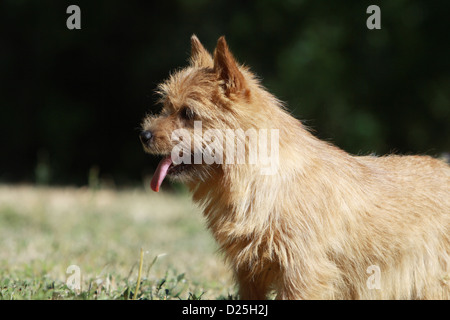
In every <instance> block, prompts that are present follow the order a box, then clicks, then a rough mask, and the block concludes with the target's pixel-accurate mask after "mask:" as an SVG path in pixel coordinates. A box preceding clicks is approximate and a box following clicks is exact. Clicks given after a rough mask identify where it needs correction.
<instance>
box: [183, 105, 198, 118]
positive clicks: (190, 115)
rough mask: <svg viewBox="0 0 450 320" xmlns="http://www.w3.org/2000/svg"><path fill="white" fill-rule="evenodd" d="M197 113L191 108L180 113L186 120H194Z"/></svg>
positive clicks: (186, 108)
mask: <svg viewBox="0 0 450 320" xmlns="http://www.w3.org/2000/svg"><path fill="white" fill-rule="evenodd" d="M194 116H195V113H194V111H193V110H192V109H191V108H188V107H185V108H183V109H181V111H180V117H181V118H182V119H184V120H192V119H194Z"/></svg>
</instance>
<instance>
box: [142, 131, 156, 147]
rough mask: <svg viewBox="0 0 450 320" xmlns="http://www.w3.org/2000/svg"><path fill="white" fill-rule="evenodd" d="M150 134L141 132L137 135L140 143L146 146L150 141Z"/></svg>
mask: <svg viewBox="0 0 450 320" xmlns="http://www.w3.org/2000/svg"><path fill="white" fill-rule="evenodd" d="M152 136H153V135H152V133H151V132H150V131H142V132H141V133H140V134H139V138H140V139H141V142H142V143H143V144H147V143H149V142H150V140H151V139H152Z"/></svg>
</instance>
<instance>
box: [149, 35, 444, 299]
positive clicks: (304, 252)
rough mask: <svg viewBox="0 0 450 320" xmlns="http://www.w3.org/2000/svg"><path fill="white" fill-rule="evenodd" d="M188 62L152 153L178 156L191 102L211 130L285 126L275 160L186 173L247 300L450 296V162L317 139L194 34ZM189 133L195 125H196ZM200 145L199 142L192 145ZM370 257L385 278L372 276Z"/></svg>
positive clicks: (175, 82)
mask: <svg viewBox="0 0 450 320" xmlns="http://www.w3.org/2000/svg"><path fill="white" fill-rule="evenodd" d="M191 44H192V54H191V60H190V65H189V66H188V67H187V68H185V69H183V70H181V71H178V72H177V73H175V74H173V75H172V76H171V77H170V78H169V79H168V80H167V81H166V82H165V83H164V84H162V85H161V86H160V88H159V91H160V94H161V95H162V102H163V104H164V109H163V112H162V114H161V115H160V116H158V117H148V118H146V119H144V122H143V124H142V128H143V129H144V130H150V131H152V133H153V135H154V137H153V142H152V144H151V145H147V146H145V149H146V150H147V151H148V152H150V153H156V154H170V150H171V149H172V148H173V145H174V143H173V142H172V141H171V140H170V136H171V132H172V131H173V130H174V129H176V128H180V127H183V128H188V129H192V123H190V122H189V121H185V120H182V119H180V117H179V112H180V110H181V109H182V108H184V107H186V106H187V107H189V108H191V109H192V110H193V111H194V112H195V117H196V120H201V121H202V124H203V130H207V129H208V128H218V129H224V128H231V129H233V128H241V129H243V130H244V131H245V130H247V129H249V128H255V129H270V128H275V129H279V130H280V131H279V169H278V172H277V173H276V174H275V175H262V174H260V172H259V167H258V165H250V164H235V165H226V164H223V165H209V166H208V165H205V164H201V165H194V167H195V170H193V171H192V173H191V174H190V175H189V177H185V179H184V181H186V182H187V184H188V186H189V188H190V190H191V191H192V192H193V198H194V200H195V201H196V202H197V203H199V204H200V205H201V206H202V208H203V210H204V215H205V217H206V220H207V225H208V227H209V229H210V230H211V231H212V234H213V235H214V237H215V239H216V240H217V242H218V244H219V245H220V248H221V250H222V251H223V252H224V253H225V257H226V259H227V261H228V262H229V264H230V266H231V267H232V269H233V271H234V274H235V278H236V281H237V282H238V284H239V288H240V296H241V298H243V299H264V298H266V297H267V294H268V293H269V292H270V290H275V292H276V294H277V295H276V297H277V298H278V299H449V298H450V279H449V275H450V168H449V166H448V165H447V164H445V163H444V162H443V161H440V160H437V159H434V158H431V157H428V156H396V155H391V156H385V157H374V156H352V155H350V154H348V153H346V152H344V151H342V150H340V149H339V148H337V147H335V146H333V145H331V144H329V143H327V142H324V141H321V140H319V139H317V138H316V137H314V136H313V135H312V134H310V132H308V130H306V129H305V127H304V126H303V125H302V124H301V122H300V121H298V120H296V119H295V118H293V117H292V116H291V115H290V114H289V113H288V112H286V111H285V110H284V108H283V106H282V104H281V103H280V102H279V101H278V100H277V99H276V98H275V97H273V96H272V95H271V94H270V93H268V92H267V91H266V90H264V88H263V87H262V86H261V85H260V84H259V81H258V80H257V79H256V78H255V76H254V75H253V74H252V73H251V72H250V71H249V70H248V68H246V67H243V66H241V65H239V64H238V63H237V62H236V60H235V59H234V57H233V56H232V54H231V52H230V51H229V49H228V46H227V43H226V41H225V39H224V38H223V37H221V38H220V39H219V40H218V43H217V48H216V50H215V52H214V55H213V56H211V55H210V54H209V53H208V52H207V51H206V50H205V49H204V47H203V46H202V45H201V43H200V42H199V40H198V39H197V38H196V37H195V36H193V37H192V39H191ZM192 132H193V131H192ZM192 152H193V153H195V152H198V150H194V149H193V150H192ZM370 266H377V267H379V270H380V280H381V283H380V288H379V289H376V288H370V286H368V284H367V282H368V278H369V277H370V276H371V273H368V270H367V269H368V268H369V267H370Z"/></svg>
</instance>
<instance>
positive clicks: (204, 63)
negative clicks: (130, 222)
mask: <svg viewBox="0 0 450 320" xmlns="http://www.w3.org/2000/svg"><path fill="white" fill-rule="evenodd" d="M257 90H259V84H258V82H257V80H256V79H255V77H254V76H253V74H252V73H251V72H250V71H249V70H248V69H247V68H246V67H244V66H241V65H239V64H238V63H237V62H236V60H235V58H234V57H233V55H232V53H231V52H230V50H229V48H228V45H227V43H226V41H225V38H224V37H221V38H219V40H218V42H217V47H216V49H215V50H214V55H213V56H212V55H211V54H210V53H209V52H208V51H207V50H206V49H205V48H204V47H203V45H202V44H201V43H200V41H199V40H198V38H197V37H196V36H195V35H194V36H192V38H191V57H190V63H189V65H188V66H187V67H186V68H184V69H182V70H179V71H177V72H175V73H174V74H172V75H171V76H170V77H169V79H167V80H166V81H165V82H163V83H162V84H160V85H159V86H158V90H157V93H158V94H159V95H160V103H161V104H162V111H161V112H160V114H158V115H156V116H152V115H149V116H147V117H145V118H144V120H143V122H142V125H141V128H142V131H141V133H140V139H141V142H142V145H143V147H144V150H145V151H146V152H147V153H150V154H154V155H159V156H162V160H161V161H160V163H159V165H158V168H157V169H156V172H155V174H154V176H153V179H152V183H151V187H152V189H153V190H154V191H158V190H159V187H160V185H161V183H162V181H163V180H164V178H165V177H166V176H167V175H168V176H170V177H171V178H174V179H177V180H180V181H182V182H192V181H193V182H196V181H200V180H202V181H205V180H206V179H207V178H208V177H210V176H211V175H212V174H214V173H218V172H220V170H222V164H223V163H224V161H225V158H226V156H227V154H226V152H225V150H224V149H225V148H224V146H225V145H226V143H227V141H228V142H229V141H230V139H229V140H227V141H225V140H226V139H225V138H226V137H225V135H226V134H227V133H230V134H231V133H232V131H233V130H246V129H248V128H254V127H255V114H259V113H261V110H255V109H258V106H259V105H260V104H259V103H255V101H254V100H255V99H254V96H255V95H254V92H255V91H257ZM255 105H256V107H255ZM263 118H265V119H270V115H267V114H266V115H265V116H264V117H263ZM259 123H261V121H259ZM230 130H231V131H230ZM233 133H234V132H233ZM233 138H234V137H233ZM236 140H237V141H239V140H241V142H243V143H244V144H245V142H244V140H245V136H244V137H242V135H240V136H238V137H236ZM233 142H234V139H233ZM233 148H234V146H233Z"/></svg>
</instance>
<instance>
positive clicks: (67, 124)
mask: <svg viewBox="0 0 450 320" xmlns="http://www.w3.org/2000/svg"><path fill="white" fill-rule="evenodd" d="M71 4H76V5H78V6H79V7H80V8H81V28H82V29H81V30H68V29H67V27H66V19H67V18H68V17H69V14H67V13H66V9H67V7H68V6H69V5H71ZM371 4H377V5H379V6H380V8H381V27H382V29H381V30H368V29H367V27H366V20H367V18H368V17H369V14H367V13H366V9H367V7H368V6H369V5H371ZM449 15H450V2H449V1H444V0H442V1H439V0H433V1H425V0H409V1H406V0H405V1H404V0H395V1H393V0H389V1H313V0H303V1H294V0H290V1H261V0H260V1H240V2H231V1H204V0H178V1H159V2H154V1H70V2H68V1H56V0H55V1H47V0H44V1H26V0H21V1H19V0H3V1H1V2H0V35H1V37H0V83H1V86H0V108H1V109H0V110H1V113H0V130H1V132H0V139H1V145H0V152H1V157H0V182H2V183H10V182H31V183H34V182H36V183H43V184H75V185H85V184H88V183H90V182H92V181H89V180H92V179H94V180H95V179H99V180H100V181H105V182H106V183H110V184H113V185H116V186H125V185H136V184H140V183H142V181H143V179H144V178H145V177H147V176H149V175H151V173H152V172H153V169H154V167H155V164H156V163H155V160H154V159H152V158H151V157H150V156H148V155H145V154H144V153H143V151H142V148H141V145H140V142H139V139H138V129H137V128H138V126H139V123H140V121H141V119H142V117H143V116H144V115H145V113H146V112H148V111H151V110H152V109H153V108H157V106H155V101H156V97H155V96H154V94H153V90H154V89H155V87H156V85H157V84H158V83H159V82H160V81H162V80H164V79H165V78H166V77H167V76H168V74H169V72H170V71H171V70H174V69H175V68H178V67H182V66H184V65H185V64H186V61H187V59H188V56H189V50H190V42H189V38H190V36H191V34H193V33H195V34H197V36H198V37H199V38H200V40H201V41H202V42H203V44H204V45H205V46H206V47H207V48H208V49H209V50H210V51H212V50H213V49H214V46H215V43H216V41H217V38H218V37H219V36H221V35H225V36H226V37H227V41H228V43H229V45H230V47H231V49H232V51H233V52H234V54H235V56H236V57H237V59H238V60H239V61H240V62H243V63H245V64H247V65H249V66H251V68H252V70H253V71H255V72H256V73H257V74H258V75H259V76H260V77H261V78H262V82H263V84H264V85H265V86H266V87H267V88H268V89H269V91H271V92H272V93H273V94H275V95H276V96H277V97H278V98H280V99H281V100H283V101H285V102H286V103H287V104H288V106H289V108H290V110H292V112H293V113H294V114H295V116H296V117H297V118H299V119H302V120H305V121H304V122H305V124H306V125H308V126H309V127H312V128H313V129H314V131H315V134H316V135H317V136H319V137H320V138H322V139H326V140H328V141H331V142H333V143H335V144H337V145H338V146H339V147H341V148H343V149H345V150H347V151H349V152H351V153H353V154H368V153H370V152H376V153H378V154H383V153H387V152H396V153H401V154H404V153H420V154H430V155H435V156H439V155H441V154H442V153H444V152H448V151H450V139H449V138H450V45H449V44H450V35H449V34H450V22H449V19H448V17H449Z"/></svg>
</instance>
